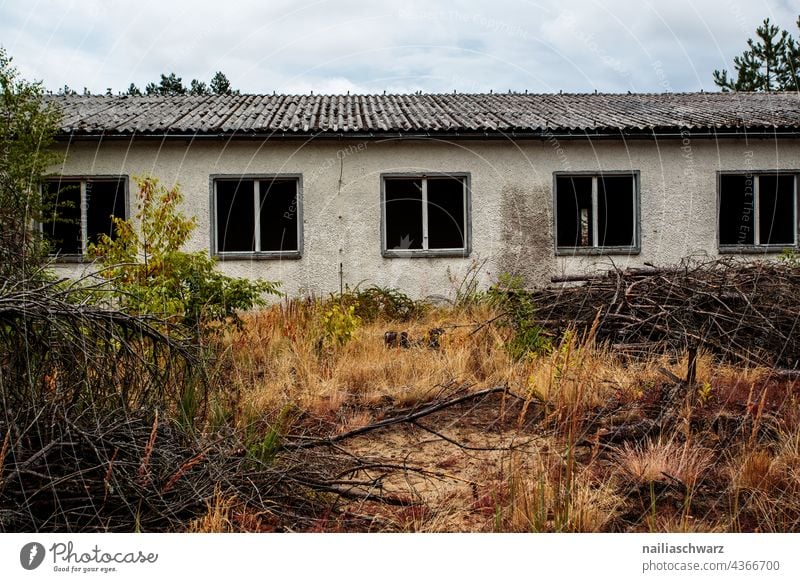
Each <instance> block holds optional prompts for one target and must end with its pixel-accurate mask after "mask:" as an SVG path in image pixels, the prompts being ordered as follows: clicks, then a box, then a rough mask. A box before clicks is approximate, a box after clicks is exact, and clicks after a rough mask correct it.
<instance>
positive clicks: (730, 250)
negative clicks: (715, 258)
mask: <svg viewBox="0 0 800 582" xmlns="http://www.w3.org/2000/svg"><path fill="white" fill-rule="evenodd" d="M786 250H793V251H796V250H798V247H797V246H796V245H747V246H744V245H742V246H736V245H730V246H727V245H726V246H720V247H719V254H721V255H767V254H780V253H782V252H784V251H786Z"/></svg>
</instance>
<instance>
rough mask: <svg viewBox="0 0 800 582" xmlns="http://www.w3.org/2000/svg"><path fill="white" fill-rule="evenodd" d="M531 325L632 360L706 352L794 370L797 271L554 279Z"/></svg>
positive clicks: (766, 267) (754, 265) (782, 265)
mask: <svg viewBox="0 0 800 582" xmlns="http://www.w3.org/2000/svg"><path fill="white" fill-rule="evenodd" d="M553 282H554V283H555V284H554V285H552V286H550V287H548V288H545V289H543V290H540V291H536V292H535V293H534V295H533V298H534V300H535V302H536V305H537V306H538V311H537V314H536V323H537V324H539V325H541V326H542V327H544V328H545V329H547V330H549V331H551V332H554V333H558V334H560V333H562V332H563V331H564V330H565V329H567V328H568V327H570V326H574V327H575V328H577V330H579V331H581V330H588V329H590V328H591V327H592V325H593V324H595V320H597V321H596V330H595V334H596V335H595V337H596V338H597V339H598V341H605V342H608V343H609V344H610V345H611V346H612V347H613V348H615V349H617V350H619V351H623V352H626V353H630V354H637V353H638V354H647V353H652V352H654V351H662V352H664V351H666V352H676V353H680V352H684V351H686V350H687V349H689V350H692V349H702V350H706V351H709V352H711V353H713V354H715V355H717V356H718V357H720V358H721V359H723V360H727V361H732V362H740V363H748V364H759V365H765V366H771V367H775V366H777V367H787V368H792V369H794V368H796V367H797V366H798V364H800V360H799V358H800V336H799V335H798V333H797V331H798V323H800V268H798V266H797V265H796V264H794V263H793V262H791V261H764V262H760V261H759V262H756V261H751V262H743V261H739V260H735V259H720V260H714V261H707V262H694V261H684V262H683V263H682V264H681V265H679V266H677V267H672V268H664V269H659V268H653V267H651V268H638V269H627V270H612V271H610V272H608V273H606V274H603V275H595V276H591V275H590V276H585V277H581V276H570V277H561V278H554V279H553Z"/></svg>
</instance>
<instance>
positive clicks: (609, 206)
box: [555, 173, 638, 252]
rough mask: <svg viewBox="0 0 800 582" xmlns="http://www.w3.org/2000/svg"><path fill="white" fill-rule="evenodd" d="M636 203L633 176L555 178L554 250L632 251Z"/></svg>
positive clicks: (631, 174)
mask: <svg viewBox="0 0 800 582" xmlns="http://www.w3.org/2000/svg"><path fill="white" fill-rule="evenodd" d="M637 204H638V175H637V174H636V173H603V174H571V175H570V174H558V175H556V177H555V215H556V247H557V248H558V249H559V250H565V251H576V250H582V249H585V250H592V249H598V250H600V251H606V252H611V251H615V250H618V251H621V252H631V251H633V250H635V249H636V248H637V246H638V226H637Z"/></svg>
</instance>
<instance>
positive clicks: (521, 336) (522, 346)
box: [487, 273, 552, 359]
mask: <svg viewBox="0 0 800 582" xmlns="http://www.w3.org/2000/svg"><path fill="white" fill-rule="evenodd" d="M487 297H488V301H489V302H490V303H492V304H494V305H496V306H497V307H499V308H500V309H502V310H503V311H504V312H505V317H504V318H503V320H504V321H505V322H506V324H507V325H508V326H509V327H510V328H511V330H512V332H513V335H512V337H511V340H510V341H509V342H508V343H507V344H506V348H507V349H508V351H509V354H511V356H512V357H513V358H514V359H521V358H524V357H525V356H527V355H528V354H531V353H534V354H540V353H546V352H549V351H550V350H551V349H552V342H551V341H550V339H549V338H548V337H547V336H546V335H545V333H544V329H542V327H541V326H539V325H537V324H536V323H535V322H534V316H535V314H536V306H535V304H534V301H533V297H532V296H531V293H529V292H528V291H526V290H525V289H524V286H523V279H522V277H520V276H515V275H511V274H509V273H503V274H501V275H500V277H499V279H498V282H497V283H495V284H494V285H492V286H491V287H490V288H489V291H488V292H487Z"/></svg>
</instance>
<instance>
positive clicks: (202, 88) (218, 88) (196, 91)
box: [123, 71, 239, 96]
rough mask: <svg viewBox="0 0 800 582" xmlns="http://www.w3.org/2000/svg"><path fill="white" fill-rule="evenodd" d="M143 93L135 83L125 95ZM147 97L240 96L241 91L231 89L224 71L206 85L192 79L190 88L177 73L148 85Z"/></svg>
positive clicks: (164, 76) (145, 92)
mask: <svg viewBox="0 0 800 582" xmlns="http://www.w3.org/2000/svg"><path fill="white" fill-rule="evenodd" d="M142 94H143V92H142V90H141V89H139V88H138V87H137V86H136V85H135V84H134V83H131V84H130V86H128V90H127V91H125V93H123V95H130V96H140V95H142ZM144 94H145V95H164V96H171V95H187V94H188V95H238V94H239V91H236V90H234V89H233V88H232V87H231V82H230V81H229V80H228V77H226V76H225V74H224V73H223V72H222V71H217V72H216V73H215V74H214V76H213V77H212V78H211V82H210V83H208V84H206V83H205V82H203V81H200V80H199V79H192V80H191V81H190V83H189V87H186V86H185V85H184V84H183V79H181V77H178V76H177V75H176V74H175V73H170V74H168V75H164V74H163V73H162V75H161V80H160V81H159V82H158V83H148V84H147V85H145V88H144Z"/></svg>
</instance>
